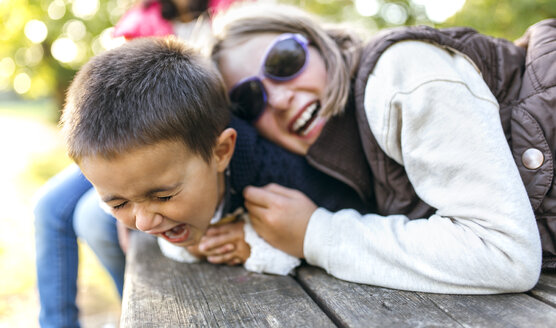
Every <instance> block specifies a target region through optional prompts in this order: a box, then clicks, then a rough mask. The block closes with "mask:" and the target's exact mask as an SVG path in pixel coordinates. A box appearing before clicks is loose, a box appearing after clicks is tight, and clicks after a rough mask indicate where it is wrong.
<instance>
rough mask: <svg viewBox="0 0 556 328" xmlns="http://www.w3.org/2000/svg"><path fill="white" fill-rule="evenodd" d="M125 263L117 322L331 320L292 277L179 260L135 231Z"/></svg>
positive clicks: (294, 323) (291, 323)
mask: <svg viewBox="0 0 556 328" xmlns="http://www.w3.org/2000/svg"><path fill="white" fill-rule="evenodd" d="M126 265H127V267H126V274H125V285H124V295H123V300H122V317H121V320H120V323H121V327H134V328H135V327H237V326H242V327H245V326H257V327H299V326H315V327H333V326H334V324H333V323H332V321H330V319H329V318H328V317H327V316H326V314H325V313H324V312H322V311H321V310H320V308H319V307H318V306H317V305H316V304H315V303H314V302H313V301H312V300H311V298H310V297H309V296H308V295H307V294H306V293H305V292H304V291H303V289H302V288H301V287H300V286H299V285H298V284H297V282H296V281H295V280H294V279H293V278H292V277H289V276H272V275H262V274H256V273H250V272H248V271H246V270H244V269H243V268H242V267H228V266H218V265H212V264H208V263H199V264H184V263H178V262H175V261H172V260H170V259H167V258H165V257H164V256H163V255H162V254H161V253H160V249H159V248H158V245H157V244H156V240H155V239H154V238H153V237H151V236H148V235H146V234H143V233H140V232H134V233H132V234H131V240H130V247H129V250H128V255H127V263H126Z"/></svg>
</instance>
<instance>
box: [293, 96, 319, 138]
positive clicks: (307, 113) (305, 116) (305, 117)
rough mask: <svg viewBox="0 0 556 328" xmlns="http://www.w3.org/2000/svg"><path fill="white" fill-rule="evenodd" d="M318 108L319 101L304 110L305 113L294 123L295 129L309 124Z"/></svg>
mask: <svg viewBox="0 0 556 328" xmlns="http://www.w3.org/2000/svg"><path fill="white" fill-rule="evenodd" d="M316 109H317V103H313V104H312V105H311V106H309V107H308V108H307V109H306V110H305V111H304V112H303V114H301V116H300V117H299V118H298V119H297V120H296V121H295V123H294V125H293V130H294V131H297V130H298V129H299V128H301V127H302V126H304V125H305V124H307V122H308V121H309V120H310V119H311V117H312V116H313V113H314V112H315V110H316Z"/></svg>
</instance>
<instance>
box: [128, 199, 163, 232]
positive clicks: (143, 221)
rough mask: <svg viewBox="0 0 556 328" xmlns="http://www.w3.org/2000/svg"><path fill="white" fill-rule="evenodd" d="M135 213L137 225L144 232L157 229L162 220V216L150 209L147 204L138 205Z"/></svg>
mask: <svg viewBox="0 0 556 328" xmlns="http://www.w3.org/2000/svg"><path fill="white" fill-rule="evenodd" d="M134 215H135V226H136V227H137V229H139V230H141V231H144V232H149V231H151V230H153V229H155V228H156V227H157V226H158V225H159V224H160V223H161V222H162V216H161V215H159V214H157V213H156V212H154V211H150V210H149V209H148V208H147V207H146V206H142V205H136V206H135V211H134Z"/></svg>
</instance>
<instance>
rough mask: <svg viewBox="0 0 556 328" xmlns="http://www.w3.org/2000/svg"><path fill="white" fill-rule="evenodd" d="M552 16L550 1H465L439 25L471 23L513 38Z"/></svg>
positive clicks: (555, 8)
mask: <svg viewBox="0 0 556 328" xmlns="http://www.w3.org/2000/svg"><path fill="white" fill-rule="evenodd" d="M546 18H556V1H554V0H503V1H499V0H467V1H466V2H465V5H464V6H463V8H462V10H461V11H459V12H458V13H457V14H456V15H454V16H453V17H450V18H449V19H448V20H446V22H444V23H443V24H442V26H454V25H465V26H471V27H473V28H475V29H476V30H478V31H480V32H481V33H485V34H489V35H493V36H497V37H502V38H506V39H509V40H515V39H517V38H519V37H520V36H521V35H523V33H524V32H525V30H526V29H527V27H529V26H531V25H533V24H534V23H536V22H538V21H540V20H543V19H546Z"/></svg>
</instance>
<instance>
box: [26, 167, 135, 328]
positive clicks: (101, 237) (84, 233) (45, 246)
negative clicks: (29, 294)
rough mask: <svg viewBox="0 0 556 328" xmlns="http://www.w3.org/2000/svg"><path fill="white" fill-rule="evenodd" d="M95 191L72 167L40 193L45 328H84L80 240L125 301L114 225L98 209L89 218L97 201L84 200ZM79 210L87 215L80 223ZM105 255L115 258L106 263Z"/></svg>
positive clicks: (38, 253) (39, 276) (40, 274)
mask: <svg viewBox="0 0 556 328" xmlns="http://www.w3.org/2000/svg"><path fill="white" fill-rule="evenodd" d="M91 189H92V187H91V184H90V183H89V181H87V179H85V177H84V176H83V175H82V174H81V172H80V171H79V168H78V167H77V166H75V165H72V166H70V167H68V168H67V169H65V170H64V171H62V172H60V173H59V174H57V175H56V176H55V177H53V178H52V179H50V180H49V181H48V182H47V183H46V184H45V185H44V186H43V187H42V188H41V190H40V191H39V195H38V196H39V197H38V201H37V203H36V206H35V242H36V266H37V283H38V290H39V300H40V305H41V310H40V315H39V322H40V324H41V327H79V321H78V309H77V306H76V303H75V297H76V294H77V268H78V250H77V236H78V235H79V237H80V238H83V239H84V240H85V241H86V242H87V243H88V244H89V245H90V246H91V248H92V249H93V251H94V252H95V253H96V254H97V256H99V259H100V261H101V263H103V265H105V266H106V268H107V269H108V271H109V272H110V274H111V276H112V278H113V279H114V281H115V283H116V286H117V289H118V291H119V292H120V295H121V291H122V286H123V268H124V263H125V258H124V255H123V253H122V251H121V250H120V248H119V245H118V238H117V233H116V227H115V224H114V219H113V218H112V217H111V216H109V215H107V214H105V213H104V212H100V209H98V205H97V206H96V208H97V210H96V211H91V212H87V209H88V208H89V207H91V204H92V201H91V199H90V198H91V197H84V198H83V200H82V201H80V199H81V198H82V196H83V195H84V194H85V193H86V192H87V191H89V190H91ZM78 204H79V213H80V214H81V215H80V216H79V217H78V218H77V217H76V219H75V220H74V216H75V213H76V207H77V206H78ZM74 221H75V222H74ZM74 223H75V227H77V228H78V229H77V230H76V229H75V228H74ZM83 227H87V228H86V229H84V228H83ZM76 231H78V233H79V234H76ZM118 251H119V254H118ZM105 254H111V255H110V256H109V257H108V258H104V256H105ZM114 254H118V256H114Z"/></svg>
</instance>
